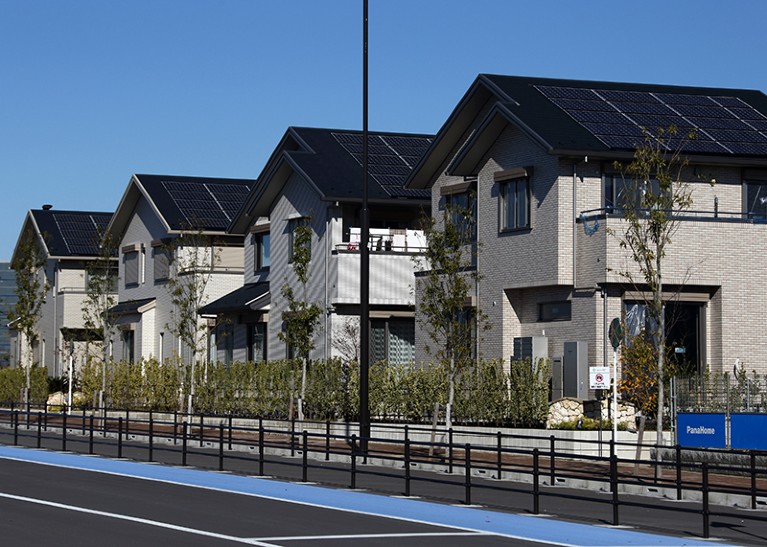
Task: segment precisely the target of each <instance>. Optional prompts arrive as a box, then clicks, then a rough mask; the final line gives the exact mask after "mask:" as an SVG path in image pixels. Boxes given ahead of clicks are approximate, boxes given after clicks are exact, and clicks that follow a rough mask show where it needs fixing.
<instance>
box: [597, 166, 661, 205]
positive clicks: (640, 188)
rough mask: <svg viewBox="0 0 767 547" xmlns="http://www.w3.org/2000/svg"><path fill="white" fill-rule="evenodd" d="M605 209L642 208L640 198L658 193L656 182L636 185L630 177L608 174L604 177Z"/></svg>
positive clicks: (653, 180) (658, 188)
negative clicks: (650, 193)
mask: <svg viewBox="0 0 767 547" xmlns="http://www.w3.org/2000/svg"><path fill="white" fill-rule="evenodd" d="M604 190H605V209H608V210H610V211H612V210H613V209H619V210H620V209H636V208H641V206H642V197H643V196H644V195H645V192H647V191H650V192H652V193H653V194H656V195H657V194H658V193H659V192H660V185H659V183H658V181H657V180H655V179H650V180H649V181H645V182H644V183H638V182H637V181H635V180H633V179H632V178H630V177H624V176H623V175H620V174H608V175H605V177H604Z"/></svg>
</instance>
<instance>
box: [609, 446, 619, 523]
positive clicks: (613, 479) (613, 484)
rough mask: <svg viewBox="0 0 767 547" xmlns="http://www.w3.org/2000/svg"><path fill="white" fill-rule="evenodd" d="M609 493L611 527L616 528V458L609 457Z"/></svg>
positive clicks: (617, 520)
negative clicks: (611, 513) (611, 511)
mask: <svg viewBox="0 0 767 547" xmlns="http://www.w3.org/2000/svg"><path fill="white" fill-rule="evenodd" d="M610 491H611V492H612V506H613V526H618V525H619V524H620V520H619V517H618V458H617V457H616V456H615V455H612V456H610Z"/></svg>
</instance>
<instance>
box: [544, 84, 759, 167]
mask: <svg viewBox="0 0 767 547" xmlns="http://www.w3.org/2000/svg"><path fill="white" fill-rule="evenodd" d="M536 88H537V89H538V91H540V92H541V93H542V94H543V95H544V96H545V97H546V98H547V99H549V100H550V101H551V102H552V103H554V104H555V105H557V106H558V107H559V108H561V109H562V110H564V111H565V112H566V113H567V114H568V115H569V116H570V117H571V118H573V119H574V120H575V121H577V122H578V123H579V124H581V125H582V126H583V127H585V128H586V129H587V130H588V131H589V132H591V134H593V135H594V136H595V137H596V138H598V139H599V140H600V141H602V143H604V144H605V145H606V146H608V147H609V148H618V149H629V150H631V149H634V148H636V147H637V146H638V145H641V144H643V143H644V137H645V136H644V132H643V130H647V131H649V132H651V133H655V132H656V131H657V130H658V129H659V128H663V129H665V128H668V127H670V126H672V125H673V126H676V127H677V128H678V129H679V133H678V137H677V138H673V139H671V140H670V141H669V143H668V147H669V148H671V149H677V148H681V150H682V151H683V152H688V153H711V154H735V155H762V154H767V116H765V115H764V114H762V113H761V112H759V111H758V110H756V109H755V108H753V107H752V106H751V105H749V104H748V103H746V102H745V101H743V100H742V99H740V98H739V97H733V96H715V95H692V94H687V93H654V92H649V91H622V90H612V89H589V88H578V87H561V86H545V85H539V86H536ZM690 132H694V134H695V137H694V138H693V139H684V136H685V135H687V134H689V133H690Z"/></svg>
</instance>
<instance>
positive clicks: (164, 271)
mask: <svg viewBox="0 0 767 547" xmlns="http://www.w3.org/2000/svg"><path fill="white" fill-rule="evenodd" d="M152 262H153V263H154V282H155V283H162V282H163V281H167V280H168V276H169V275H170V249H168V248H167V247H165V246H157V247H153V248H152Z"/></svg>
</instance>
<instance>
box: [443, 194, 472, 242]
mask: <svg viewBox="0 0 767 547" xmlns="http://www.w3.org/2000/svg"><path fill="white" fill-rule="evenodd" d="M445 208H446V210H447V211H448V212H449V214H450V221H451V222H452V223H453V224H454V225H455V226H458V227H460V228H461V229H462V230H469V229H470V230H471V242H472V243H475V242H476V241H477V222H476V219H477V200H476V198H475V196H474V191H473V190H471V191H467V192H461V193H457V194H448V195H446V196H445ZM467 212H468V213H469V215H470V216H467V215H466V213H467Z"/></svg>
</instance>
